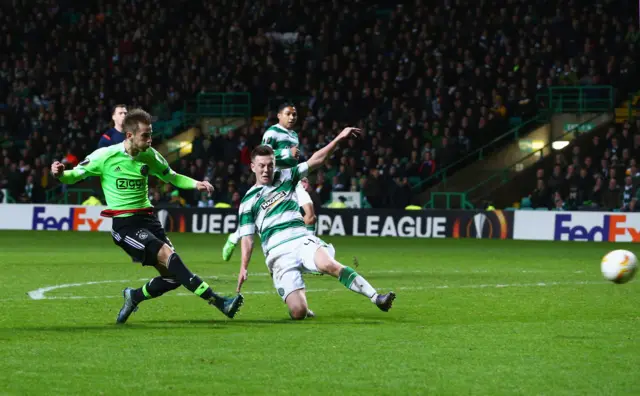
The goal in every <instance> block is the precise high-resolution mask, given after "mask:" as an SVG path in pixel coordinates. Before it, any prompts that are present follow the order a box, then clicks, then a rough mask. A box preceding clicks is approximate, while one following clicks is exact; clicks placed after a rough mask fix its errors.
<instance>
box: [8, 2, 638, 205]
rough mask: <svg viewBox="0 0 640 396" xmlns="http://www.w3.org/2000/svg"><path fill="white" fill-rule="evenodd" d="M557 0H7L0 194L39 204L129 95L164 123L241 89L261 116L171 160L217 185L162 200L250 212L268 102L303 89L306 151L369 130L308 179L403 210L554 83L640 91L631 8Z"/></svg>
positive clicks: (156, 193)
mask: <svg viewBox="0 0 640 396" xmlns="http://www.w3.org/2000/svg"><path fill="white" fill-rule="evenodd" d="M553 3H554V4H555V5H554V6H552V5H551V4H549V2H547V1H541V0H540V1H535V2H532V1H529V2H523V1H516V0H510V1H504V2H499V4H496V3H494V2H486V1H472V0H439V1H437V2H436V3H435V4H433V3H432V4H429V5H427V4H426V2H422V1H420V0H416V1H415V2H413V3H411V4H410V3H407V4H400V5H397V6H395V5H394V6H393V7H392V8H388V9H385V8H378V7H376V6H375V5H374V4H371V5H369V6H367V5H365V4H364V3H362V2H361V1H359V0H348V1H341V2H337V1H334V2H324V1H317V0H312V1H295V0H294V1H284V0H282V1H281V0H266V1H263V2H256V1H237V2H232V1H228V0H221V1H220V2H199V1H189V0H179V1H168V0H148V1H135V0H134V1H131V0H96V1H84V2H72V1H70V0H66V1H54V0H41V1H38V2H36V3H35V5H34V4H33V2H28V1H24V0H14V1H13V2H9V3H8V4H7V3H5V4H4V5H1V6H0V22H1V23H2V30H3V34H2V35H1V37H0V49H1V50H2V52H1V55H0V102H1V103H2V108H1V109H0V111H1V113H0V139H1V140H0V141H1V144H2V149H1V151H0V189H5V190H6V191H8V192H9V195H10V196H12V197H13V198H14V199H15V200H17V201H19V202H42V201H43V200H44V199H45V190H47V189H50V188H51V187H53V186H55V184H54V181H53V180H52V178H50V176H49V174H48V171H47V170H48V165H49V164H50V163H51V161H52V160H54V159H58V160H60V159H63V160H64V161H65V162H66V163H68V164H69V165H70V166H73V165H75V164H77V163H78V162H79V161H81V160H82V158H83V157H84V156H85V155H86V154H88V153H90V152H91V151H93V150H94V149H95V148H97V143H98V140H99V139H100V136H101V135H102V133H103V132H104V131H105V130H106V129H108V128H109V125H108V123H109V121H110V120H111V112H112V109H113V106H114V105H116V104H118V103H126V104H127V106H128V107H129V108H133V107H138V106H141V107H143V108H145V109H147V110H149V111H150V112H152V113H153V114H154V116H157V117H158V118H159V119H166V118H168V117H170V115H171V114H172V112H174V111H175V110H177V109H180V108H181V107H182V103H183V101H184V100H185V99H188V98H193V97H194V96H195V95H197V94H198V93H201V92H238V91H240V92H250V93H251V95H252V102H253V103H252V108H253V109H254V110H255V112H256V113H257V114H266V115H267V118H266V120H265V122H264V123H263V124H260V125H256V124H254V123H250V124H249V125H248V126H246V127H243V128H240V129H238V130H236V131H233V132H229V133H228V134H224V135H222V134H220V133H216V134H214V135H211V136H209V135H207V136H205V135H201V136H199V137H198V138H197V139H196V141H194V144H193V153H192V154H191V155H190V156H189V157H187V158H184V159H182V160H181V161H179V163H176V164H173V167H174V168H175V169H176V170H177V171H179V172H184V173H185V174H188V175H192V176H194V177H195V178H197V179H199V180H200V179H203V178H204V177H206V178H208V179H209V180H210V181H211V182H212V184H214V185H215V187H216V192H215V194H214V196H213V197H204V196H199V195H191V193H185V192H178V191H174V190H173V189H172V187H171V186H168V185H167V186H164V185H156V186H155V187H154V188H153V189H152V190H151V191H150V195H151V196H152V198H153V202H154V203H155V204H160V205H180V206H182V205H192V206H195V205H199V206H210V205H213V204H215V203H216V202H227V203H229V204H231V205H232V206H237V205H238V203H239V199H240V198H241V197H242V195H243V193H244V192H245V191H246V190H247V188H248V187H249V185H250V184H251V180H250V177H249V172H248V164H249V156H248V153H249V152H250V150H251V148H252V147H254V146H255V145H256V144H258V143H259V142H260V138H261V135H262V133H263V131H264V130H265V128H266V127H268V126H269V125H270V124H272V123H274V122H276V121H275V113H274V109H273V107H272V106H271V104H272V103H280V102H282V101H287V100H292V101H294V102H295V104H296V105H297V107H298V113H299V117H300V119H299V123H298V127H297V128H296V130H297V131H298V133H299V135H300V140H301V147H300V151H301V157H302V158H303V159H304V158H306V157H308V156H309V155H310V154H311V153H312V152H313V151H314V150H316V149H317V148H318V147H321V146H322V145H323V144H324V143H325V142H328V141H329V140H330V139H331V138H332V137H333V136H334V135H335V133H336V132H337V131H339V130H340V128H341V127H342V126H343V125H345V124H352V125H356V126H359V127H361V128H363V129H364V130H365V131H366V137H365V139H364V140H362V141H359V142H350V143H349V145H348V146H346V147H343V148H342V149H341V150H340V151H339V152H337V153H336V154H335V155H334V157H333V158H332V160H331V161H329V162H328V163H327V165H326V167H325V169H323V170H322V171H320V172H319V173H318V175H317V178H315V179H314V180H312V185H313V189H314V191H315V193H316V194H317V198H318V199H319V200H320V201H321V202H326V201H327V200H329V199H330V195H331V191H362V193H363V195H364V196H365V197H366V199H367V201H368V202H369V204H370V205H371V206H373V207H404V206H406V205H407V204H408V203H409V202H410V201H411V198H412V196H411V195H412V194H411V193H412V188H411V184H413V183H415V182H416V181H419V180H424V179H427V178H429V177H430V176H431V175H432V174H433V173H434V172H435V171H436V170H437V169H439V168H443V167H446V166H447V164H450V163H452V162H454V161H455V160H456V159H457V158H459V157H460V156H461V155H464V153H465V152H467V151H469V150H473V149H474V148H476V147H479V146H481V145H482V144H484V143H485V142H487V141H489V140H491V139H493V138H494V137H496V136H498V135H500V134H501V133H504V132H506V130H507V128H508V127H509V125H510V124H509V122H510V120H513V119H526V118H529V117H531V116H533V115H534V114H535V113H536V110H537V108H538V106H539V105H540V104H539V103H536V99H535V98H536V94H537V93H539V92H543V91H545V90H546V89H547V88H548V87H550V86H556V85H577V84H580V85H594V84H605V85H614V86H615V87H624V88H625V89H626V88H630V87H637V85H638V84H637V81H636V76H635V64H636V63H635V62H636V60H637V59H636V58H637V56H638V51H637V45H638V41H639V40H640V33H638V31H637V28H636V27H635V25H634V24H633V23H629V22H630V21H631V19H630V18H631V17H632V16H633V14H631V13H628V12H627V11H628V10H627V9H626V8H625V7H619V5H618V6H616V7H613V5H612V3H610V2H595V1H586V2H585V1H583V2H577V1H569V2H568V3H567V2H564V1H559V0H556V1H554V2H553ZM71 5H73V7H71ZM630 6H631V5H630V4H629V5H628V7H630ZM620 155H622V154H620Z"/></svg>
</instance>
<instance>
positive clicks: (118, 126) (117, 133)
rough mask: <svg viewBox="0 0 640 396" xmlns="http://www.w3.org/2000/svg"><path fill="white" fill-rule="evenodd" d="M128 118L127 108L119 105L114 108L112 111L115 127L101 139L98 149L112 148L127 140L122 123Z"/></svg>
mask: <svg viewBox="0 0 640 396" xmlns="http://www.w3.org/2000/svg"><path fill="white" fill-rule="evenodd" d="M126 116H127V106H126V105H123V104H117V105H115V106H113V110H112V111H111V122H112V124H113V126H112V127H111V129H109V130H108V131H106V132H105V133H103V134H102V136H101V137H100V141H99V142H98V148H102V147H108V146H112V145H114V144H118V143H122V142H123V141H124V139H125V135H124V131H123V129H122V123H123V122H124V117H126Z"/></svg>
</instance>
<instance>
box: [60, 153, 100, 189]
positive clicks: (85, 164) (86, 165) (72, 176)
mask: <svg viewBox="0 0 640 396" xmlns="http://www.w3.org/2000/svg"><path fill="white" fill-rule="evenodd" d="M100 153H101V152H100V151H98V150H96V151H94V152H93V153H91V155H89V156H88V157H87V158H85V159H84V160H83V161H82V162H80V163H79V164H78V165H77V166H76V167H75V168H73V169H70V170H65V165H64V164H63V163H62V162H60V161H54V162H53V164H51V174H52V175H53V177H55V178H56V179H58V180H60V182H61V183H64V184H75V183H77V182H79V181H81V180H84V179H86V178H87V177H90V176H100V175H101V174H102V158H101V155H100Z"/></svg>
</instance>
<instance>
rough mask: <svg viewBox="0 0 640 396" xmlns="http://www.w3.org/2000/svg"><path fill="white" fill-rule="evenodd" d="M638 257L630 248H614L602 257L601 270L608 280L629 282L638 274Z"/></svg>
mask: <svg viewBox="0 0 640 396" xmlns="http://www.w3.org/2000/svg"><path fill="white" fill-rule="evenodd" d="M637 269H638V258H637V257H636V255H635V254H633V253H631V252H630V251H628V250H622V249H619V250H613V251H611V252H609V253H607V255H606V256H604V257H603V258H602V262H601V263H600V270H601V271H602V275H603V276H604V278H605V279H606V280H610V281H611V282H613V283H627V282H629V281H630V280H631V279H633V277H634V276H635V274H636V270H637Z"/></svg>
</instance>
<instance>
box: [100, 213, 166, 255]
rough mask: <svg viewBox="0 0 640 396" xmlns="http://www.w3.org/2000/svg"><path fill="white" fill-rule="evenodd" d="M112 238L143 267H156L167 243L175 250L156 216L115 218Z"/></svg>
mask: <svg viewBox="0 0 640 396" xmlns="http://www.w3.org/2000/svg"><path fill="white" fill-rule="evenodd" d="M111 237H112V238H113V242H114V243H115V244H116V245H118V246H120V247H121V248H122V250H124V251H125V252H127V254H128V255H129V256H131V258H132V259H133V261H134V262H136V263H142V265H151V266H154V265H156V263H157V262H158V252H159V251H160V249H161V248H162V246H163V245H164V244H165V243H166V244H167V245H169V246H170V247H171V248H172V249H173V245H172V244H171V241H170V240H169V238H168V237H167V234H166V233H165V232H164V228H162V224H160V221H159V220H158V218H157V217H156V216H155V215H147V214H144V215H133V216H129V217H114V218H113V227H112V230H111Z"/></svg>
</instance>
